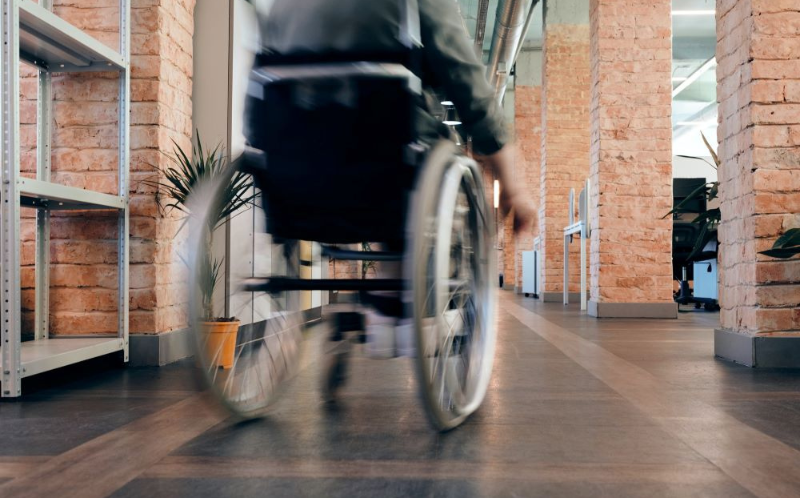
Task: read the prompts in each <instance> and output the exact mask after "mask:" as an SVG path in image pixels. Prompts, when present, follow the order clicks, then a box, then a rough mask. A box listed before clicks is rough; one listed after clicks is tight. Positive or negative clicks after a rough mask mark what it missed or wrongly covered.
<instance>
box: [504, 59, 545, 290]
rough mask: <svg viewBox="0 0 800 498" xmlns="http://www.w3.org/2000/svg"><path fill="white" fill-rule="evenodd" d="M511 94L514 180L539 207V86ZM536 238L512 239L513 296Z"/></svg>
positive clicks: (521, 87)
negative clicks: (512, 105)
mask: <svg viewBox="0 0 800 498" xmlns="http://www.w3.org/2000/svg"><path fill="white" fill-rule="evenodd" d="M518 64H519V63H518ZM514 93H515V103H516V115H515V119H514V135H515V139H516V145H517V148H516V158H515V164H514V174H515V179H516V181H517V184H518V185H519V186H520V188H521V189H523V191H524V192H525V193H526V194H527V195H528V196H529V197H530V198H531V199H533V201H534V203H535V204H539V202H540V199H539V197H540V189H541V185H540V182H541V178H540V170H541V166H542V164H541V161H542V87H541V86H524V85H517V86H516V87H515V89H514ZM537 235H539V231H538V228H537V230H536V231H534V232H529V233H519V234H517V236H516V237H515V239H514V252H515V257H514V263H515V275H514V280H513V285H514V287H515V289H516V291H517V293H521V292H522V252H523V251H531V250H533V239H534V238H535V237H536V236H537ZM506 278H509V277H506ZM509 280H510V278H509ZM509 285H511V282H509Z"/></svg>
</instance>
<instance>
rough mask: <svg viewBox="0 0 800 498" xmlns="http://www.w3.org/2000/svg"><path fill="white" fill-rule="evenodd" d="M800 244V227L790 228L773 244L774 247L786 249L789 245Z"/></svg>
mask: <svg viewBox="0 0 800 498" xmlns="http://www.w3.org/2000/svg"><path fill="white" fill-rule="evenodd" d="M792 246H800V228H790V229H789V230H787V231H786V233H784V234H783V235H781V236H780V237H779V238H778V240H776V241H775V243H774V244H773V245H772V248H773V249H785V248H787V247H792Z"/></svg>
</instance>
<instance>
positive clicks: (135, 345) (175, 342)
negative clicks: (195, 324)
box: [128, 306, 322, 367]
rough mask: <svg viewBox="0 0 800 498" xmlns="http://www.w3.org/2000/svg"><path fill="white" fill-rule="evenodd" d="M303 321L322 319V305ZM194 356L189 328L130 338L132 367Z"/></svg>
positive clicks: (164, 363) (154, 364) (155, 365)
mask: <svg viewBox="0 0 800 498" xmlns="http://www.w3.org/2000/svg"><path fill="white" fill-rule="evenodd" d="M302 313H303V321H304V322H305V323H313V322H316V321H319V320H321V319H322V307H321V306H318V307H316V308H311V309H308V310H304V311H303V312H302ZM191 356H194V344H192V331H191V329H189V328H186V329H181V330H173V331H170V332H164V333H163V334H157V335H155V334H154V335H139V334H134V335H131V336H130V338H129V353H128V364H129V365H130V366H132V367H163V366H164V365H169V364H170V363H174V362H176V361H178V360H182V359H184V358H189V357H191Z"/></svg>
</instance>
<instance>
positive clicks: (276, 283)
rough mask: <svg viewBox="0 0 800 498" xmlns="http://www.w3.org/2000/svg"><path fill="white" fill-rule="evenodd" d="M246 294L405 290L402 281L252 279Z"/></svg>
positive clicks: (245, 288)
mask: <svg viewBox="0 0 800 498" xmlns="http://www.w3.org/2000/svg"><path fill="white" fill-rule="evenodd" d="M242 286H243V290H244V291H245V292H269V293H276V292H286V291H315V290H320V291H331V290H342V291H361V290H363V291H399V290H403V289H404V288H405V282H403V280H402V279H399V278H397V279H393V278H374V279H363V280H360V279H341V280H337V279H330V278H328V279H315V280H306V279H301V278H285V277H273V278H250V279H247V280H246V281H244V282H243V284H242Z"/></svg>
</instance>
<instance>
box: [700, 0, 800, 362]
mask: <svg viewBox="0 0 800 498" xmlns="http://www.w3.org/2000/svg"><path fill="white" fill-rule="evenodd" d="M799 23H800V2H797V1H795V0H783V1H779V0H739V1H737V2H734V1H731V0H725V1H722V0H719V1H718V2H717V62H718V66H717V94H718V95H717V98H718V100H719V104H720V105H719V119H720V126H719V132H718V135H719V141H720V144H719V155H720V159H721V161H722V167H721V168H720V170H719V179H720V196H721V209H722V224H721V226H720V231H719V236H720V263H721V264H720V304H721V306H722V311H721V327H722V329H721V330H719V331H717V333H716V335H715V341H714V349H715V353H716V354H717V355H718V356H722V357H725V358H728V359H731V360H734V361H736V362H739V363H743V364H745V365H748V366H759V367H800V307H798V304H797V303H798V302H800V297H798V296H799V295H800V294H799V293H798V287H797V282H798V276H800V262H798V261H796V260H791V261H781V260H774V259H771V258H767V257H765V256H762V255H759V254H758V251H762V250H764V249H767V248H769V247H771V245H772V243H773V242H774V241H775V239H776V237H778V236H780V235H781V234H782V233H784V232H785V231H786V230H787V229H789V228H794V227H798V226H800V81H798V80H800V29H798V25H800V24H799Z"/></svg>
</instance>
